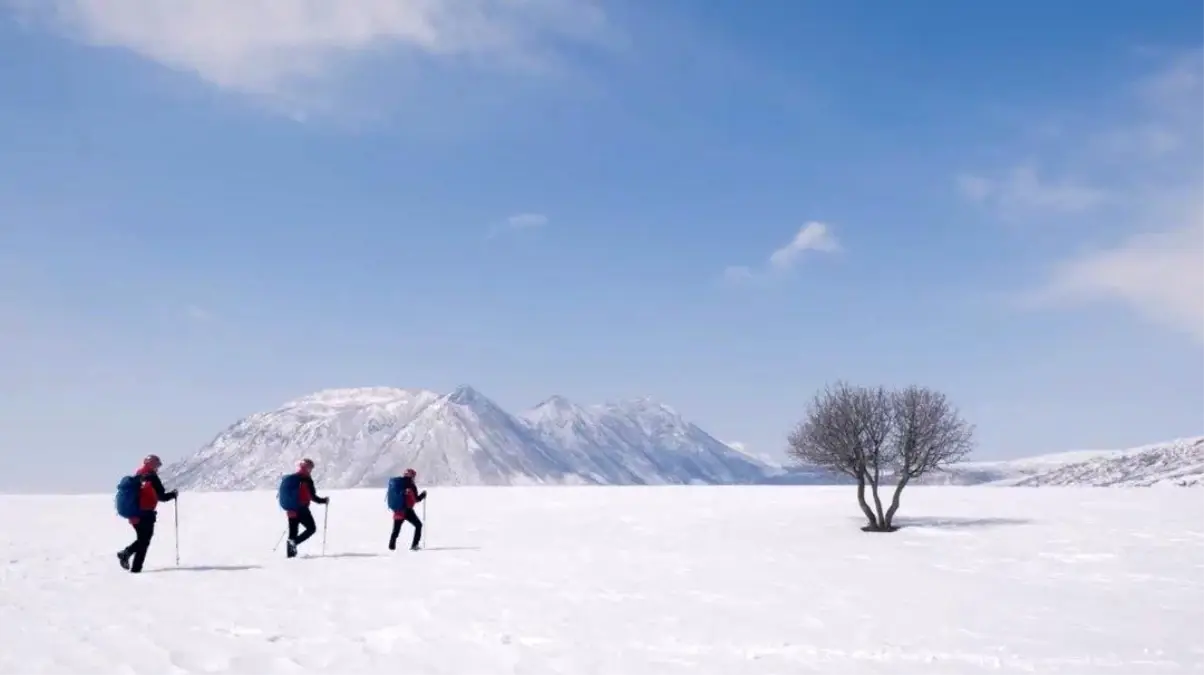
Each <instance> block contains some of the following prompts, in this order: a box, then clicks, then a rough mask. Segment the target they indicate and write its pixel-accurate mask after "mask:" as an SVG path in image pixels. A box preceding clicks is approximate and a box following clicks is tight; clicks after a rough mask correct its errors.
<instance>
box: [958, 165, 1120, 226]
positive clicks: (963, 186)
mask: <svg viewBox="0 0 1204 675" xmlns="http://www.w3.org/2000/svg"><path fill="white" fill-rule="evenodd" d="M955 180H956V183H957V187H958V189H959V190H960V191H961V193H962V195H963V196H965V197H966V198H968V199H970V200H972V201H975V202H978V203H980V204H984V205H987V206H990V207H993V208H995V209H997V210H998V212H999V214H1000V215H1002V216H1004V217H1006V218H1009V219H1022V218H1025V217H1027V216H1029V215H1032V214H1033V213H1082V212H1084V211H1089V210H1091V209H1093V208H1095V207H1097V206H1099V205H1101V204H1103V203H1104V202H1106V201H1107V198H1108V194H1107V193H1106V192H1105V191H1103V190H1101V189H1098V188H1095V187H1092V186H1090V185H1086V184H1084V183H1082V182H1078V181H1075V180H1072V179H1063V180H1060V181H1050V180H1047V179H1044V178H1042V177H1041V175H1040V174H1039V173H1038V171H1037V169H1036V168H1035V167H1033V166H1019V167H1015V168H1013V169H1011V170H1010V171H1006V172H1004V173H1002V174H1001V175H998V176H996V177H987V176H983V175H979V174H973V173H963V174H959V175H958V176H957V177H956V178H955Z"/></svg>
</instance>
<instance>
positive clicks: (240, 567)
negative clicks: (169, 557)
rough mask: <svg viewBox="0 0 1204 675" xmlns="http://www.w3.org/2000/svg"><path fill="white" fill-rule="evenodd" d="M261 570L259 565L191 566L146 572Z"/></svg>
mask: <svg viewBox="0 0 1204 675" xmlns="http://www.w3.org/2000/svg"><path fill="white" fill-rule="evenodd" d="M258 569H263V568H262V567H260V566H259V565H193V566H183V567H164V568H162V569H157V570H145V571H146V572H156V573H157V572H243V571H246V570H258Z"/></svg>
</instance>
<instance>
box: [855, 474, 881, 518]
mask: <svg viewBox="0 0 1204 675" xmlns="http://www.w3.org/2000/svg"><path fill="white" fill-rule="evenodd" d="M865 482H866V481H865V473H864V472H862V474H861V475H860V476H858V477H857V503H858V504H860V505H861V512H862V513H864V514H865V519H866V521H868V522H869V527H870V528H876V527H878V522H877V521H876V520H875V519H874V512H873V511H871V510H870V505H869V504H868V503H867V502H866V501H865Z"/></svg>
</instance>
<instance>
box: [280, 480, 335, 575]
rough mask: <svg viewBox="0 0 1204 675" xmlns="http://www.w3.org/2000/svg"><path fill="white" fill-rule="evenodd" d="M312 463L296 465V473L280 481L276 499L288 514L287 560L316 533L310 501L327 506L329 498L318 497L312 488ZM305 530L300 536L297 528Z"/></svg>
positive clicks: (316, 528)
mask: <svg viewBox="0 0 1204 675" xmlns="http://www.w3.org/2000/svg"><path fill="white" fill-rule="evenodd" d="M313 470H314V461H313V460H312V459H309V458H305V459H303V460H301V461H300V462H299V463H298V464H297V472H296V473H292V474H289V475H287V476H285V477H284V478H283V479H282V480H281V481H280V492H279V494H278V499H279V501H280V508H282V509H284V510H285V512H286V513H287V514H288V542H287V547H286V548H285V553H286V555H287V556H288V557H289V558H295V557H297V546H298V545H300V544H301V542H303V541H305V540H306V539H309V538H310V537H312V536H313V535H314V533H315V532H317V531H318V526H317V524H315V523H314V515H313V513H310V510H309V503H310V501H314V502H317V503H319V504H327V503H329V502H330V497H319V496H318V489H317V488H316V487H315V486H314V479H313V476H311V475H310V474H312V473H313ZM298 527H303V528H305V529H304V531H302V532H301V533H300V534H298V533H297V528H298Z"/></svg>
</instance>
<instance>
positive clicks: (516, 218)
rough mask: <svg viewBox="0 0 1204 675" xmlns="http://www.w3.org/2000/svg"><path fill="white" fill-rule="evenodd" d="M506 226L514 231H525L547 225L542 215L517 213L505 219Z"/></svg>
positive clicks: (546, 219) (545, 218) (546, 220)
mask: <svg viewBox="0 0 1204 675" xmlns="http://www.w3.org/2000/svg"><path fill="white" fill-rule="evenodd" d="M506 224H507V225H509V226H510V227H511V228H513V229H516V230H525V229H528V228H532V227H543V226H544V225H547V224H548V217H547V216H545V215H544V214H542V213H519V214H516V215H513V216H510V217H509V218H507V219H506Z"/></svg>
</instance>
